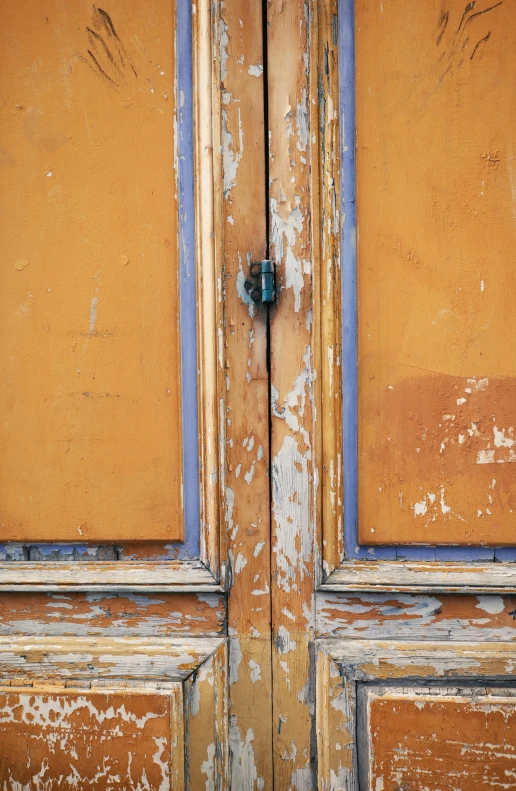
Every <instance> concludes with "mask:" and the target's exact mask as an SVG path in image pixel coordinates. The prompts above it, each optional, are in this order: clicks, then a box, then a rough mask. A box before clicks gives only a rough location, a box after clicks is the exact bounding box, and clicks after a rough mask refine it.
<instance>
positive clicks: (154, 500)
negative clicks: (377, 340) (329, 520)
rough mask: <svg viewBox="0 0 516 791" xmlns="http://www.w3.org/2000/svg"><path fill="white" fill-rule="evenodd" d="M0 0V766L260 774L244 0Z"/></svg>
mask: <svg viewBox="0 0 516 791" xmlns="http://www.w3.org/2000/svg"><path fill="white" fill-rule="evenodd" d="M2 11H3V32H4V37H5V38H4V47H3V48H2V55H1V56H0V61H1V62H0V80H1V84H2V108H1V110H0V126H1V130H2V142H1V148H0V162H1V170H2V178H1V184H2V187H1V198H0V202H1V209H2V219H3V221H2V229H3V231H2V240H1V251H2V252H1V260H2V278H1V301H2V306H1V315H2V319H1V321H2V334H1V353H0V355H1V366H2V375H1V377H0V378H1V385H0V391H1V396H0V398H1V408H2V423H1V431H2V461H1V475H0V481H1V483H0V490H1V494H0V499H1V503H2V505H1V515H2V518H1V542H2V543H1V561H2V562H1V565H0V588H1V589H2V590H1V596H0V608H1V610H0V707H1V715H0V729H1V737H0V742H1V747H0V785H1V787H2V788H5V789H15V788H17V789H22V788H23V789H36V788H39V789H49V790H50V789H58V788H76V789H89V788H98V789H103V788H106V789H108V788H109V789H111V788H119V789H123V790H124V791H129V789H152V790H153V791H154V790H156V791H157V789H161V790H162V791H163V789H180V788H185V789H186V788H189V789H200V788H207V789H208V788H212V789H215V788H217V789H222V788H228V787H230V784H232V787H234V788H241V787H243V785H242V784H243V783H244V784H245V783H248V782H250V783H251V784H253V785H254V786H256V787H259V788H265V787H267V788H270V787H271V782H272V781H271V765H272V759H271V754H270V750H269V747H270V742H271V728H272V719H271V714H270V709H271V704H270V700H271V680H270V679H271V669H270V593H269V590H270V574H269V551H268V543H269V539H268V536H269V483H268V478H267V467H268V459H269V445H268V435H269V429H268V395H267V394H268V373H267V357H266V310H264V309H262V308H261V307H260V306H256V307H255V305H254V302H253V301H252V300H251V298H250V297H249V296H248V294H247V292H246V285H245V281H246V279H247V278H248V269H249V261H250V260H252V261H254V260H256V261H261V260H262V259H264V258H265V254H266V231H265V229H266V212H265V199H266V195H265V148H264V110H263V108H264V91H263V79H262V76H261V74H262V64H263V40H262V10H261V6H260V5H259V4H258V5H257V4H253V3H249V2H241V0H237V2H233V3H231V4H230V5H229V6H227V7H225V8H224V11H223V7H222V4H210V3H208V2H204V0H203V1H202V2H201V3H196V4H192V3H190V2H189V1H188V0H152V1H151V2H150V3H144V4H142V3H138V2H134V1H133V0H113V2H110V3H108V4H107V5H105V6H104V5H103V6H102V7H100V6H96V5H93V4H92V3H91V2H86V1H85V0H79V2H73V3H71V4H70V3H62V2H60V0H38V2H36V3H29V2H25V0H23V2H11V1H10V0H6V2H5V3H3V5H2ZM229 591H231V595H229V593H228V592H229ZM258 702H259V705H258ZM230 778H232V780H231V781H230ZM247 778H251V780H247Z"/></svg>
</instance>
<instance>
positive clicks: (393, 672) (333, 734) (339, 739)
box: [316, 639, 516, 791]
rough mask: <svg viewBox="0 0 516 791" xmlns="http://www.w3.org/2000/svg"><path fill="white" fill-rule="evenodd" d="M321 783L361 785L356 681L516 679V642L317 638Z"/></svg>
mask: <svg viewBox="0 0 516 791" xmlns="http://www.w3.org/2000/svg"><path fill="white" fill-rule="evenodd" d="M316 650H317V669H316V701H317V702H316V729H317V748H318V757H319V761H318V787H319V789H321V791H341V790H342V791H360V785H359V774H358V769H359V767H358V755H357V719H358V711H357V685H358V683H359V682H375V681H393V682H395V683H396V685H397V686H400V685H402V684H403V682H404V681H406V680H416V681H418V682H422V684H423V685H424V684H428V682H429V680H430V679H431V680H432V681H436V682H439V683H440V686H442V685H443V681H444V680H445V679H446V680H449V679H455V680H457V679H463V680H465V681H472V680H475V683H476V686H485V685H486V682H491V683H504V684H505V685H506V686H512V687H513V686H514V684H515V683H516V644H515V643H514V642H509V643H502V642H499V643H479V642H471V643H470V642H450V641H447V642H444V641H433V642H430V641H428V642H397V641H388V642H387V641H373V640H371V641H369V640H331V639H330V640H316Z"/></svg>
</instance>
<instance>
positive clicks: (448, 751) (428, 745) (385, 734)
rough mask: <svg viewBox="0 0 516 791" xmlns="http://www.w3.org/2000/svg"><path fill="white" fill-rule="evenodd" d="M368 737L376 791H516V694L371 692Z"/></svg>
mask: <svg viewBox="0 0 516 791" xmlns="http://www.w3.org/2000/svg"><path fill="white" fill-rule="evenodd" d="M511 692H512V694H511ZM482 693H484V694H482ZM367 729H368V747H369V750H368V764H369V784H368V788H371V789H375V791H381V789H384V790H385V791H387V789H395V788H399V789H407V791H408V789H419V788H425V789H428V791H480V789H482V791H485V790H486V789H489V788H497V789H498V788H502V789H511V788H512V789H514V788H516V697H515V696H514V690H512V691H511V690H508V691H507V693H505V691H504V690H485V691H484V690H474V691H468V690H461V691H458V694H450V693H448V694H447V693H446V692H445V691H443V693H442V694H441V695H439V694H438V693H435V692H432V691H430V690H428V691H427V692H422V691H421V690H418V689H413V690H410V689H406V690H393V691H384V692H383V693H380V694H378V693H376V692H375V691H374V690H369V691H368V694H367Z"/></svg>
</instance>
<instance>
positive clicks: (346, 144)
mask: <svg viewBox="0 0 516 791" xmlns="http://www.w3.org/2000/svg"><path fill="white" fill-rule="evenodd" d="M354 21H355V20H354V0H339V80H340V89H339V97H340V124H341V127H340V128H341V140H340V161H341V174H340V181H341V214H342V224H341V250H342V254H341V269H342V424H343V429H342V431H343V463H344V471H343V475H344V548H345V554H346V557H347V558H348V559H350V558H353V559H357V560H358V559H369V560H373V559H376V560H380V559H381V560H437V561H439V560H442V561H445V560H484V561H488V560H497V561H500V562H502V561H505V562H507V561H514V560H516V548H514V547H508V548H500V549H493V548H491V547H453V546H438V547H431V546H429V547H422V546H413V545H410V546H382V547H365V546H359V544H358V433H357V424H358V377H357V372H358V359H357V318H358V314H357V255H356V235H357V220H356V202H355V194H356V168H355V24H354Z"/></svg>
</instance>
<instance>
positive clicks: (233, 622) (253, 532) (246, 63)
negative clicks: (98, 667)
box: [214, 0, 272, 791]
mask: <svg viewBox="0 0 516 791" xmlns="http://www.w3.org/2000/svg"><path fill="white" fill-rule="evenodd" d="M262 13H263V9H262V5H261V3H256V2H252V0H243V1H242V0H230V2H224V3H220V4H219V3H216V4H215V19H214V22H215V25H214V29H215V31H216V42H215V43H216V52H217V59H216V80H217V82H219V83H220V90H221V98H222V104H221V130H220V136H221V151H222V163H221V165H222V169H221V182H220V186H222V187H223V195H222V202H221V205H220V229H221V230H220V233H221V238H222V244H223V247H222V258H221V272H222V282H221V300H222V302H223V315H224V324H223V328H222V336H221V339H220V345H219V353H220V357H221V358H222V360H223V367H224V371H223V383H224V391H223V393H222V394H221V396H222V397H223V398H222V397H221V412H220V432H221V444H222V465H223V466H222V470H221V473H222V476H223V477H222V483H223V487H222V496H223V502H224V514H223V541H224V545H225V548H224V554H225V556H226V564H225V565H226V579H227V582H228V587H229V603H228V637H229V640H228V648H229V696H230V708H229V718H230V719H229V728H230V730H229V747H230V774H231V783H232V788H235V789H237V788H240V789H243V791H253V790H254V789H258V790H259V789H265V788H271V787H272V755H271V740H272V735H271V731H272V713H271V687H272V680H271V658H270V657H271V589H270V550H269V536H270V526H269V522H270V517H269V477H268V467H269V411H268V389H269V376H268V371H267V315H266V310H265V309H264V308H263V307H262V306H257V305H255V304H254V303H253V301H252V300H251V299H250V297H249V294H248V292H247V290H246V284H245V281H246V280H247V279H248V278H249V275H250V264H251V262H252V261H261V260H263V259H264V258H266V257H267V256H266V247H267V239H266V208H265V196H266V192H265V190H266V186H265V123H264V120H265V119H264V85H263V79H264V78H263V24H262Z"/></svg>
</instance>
